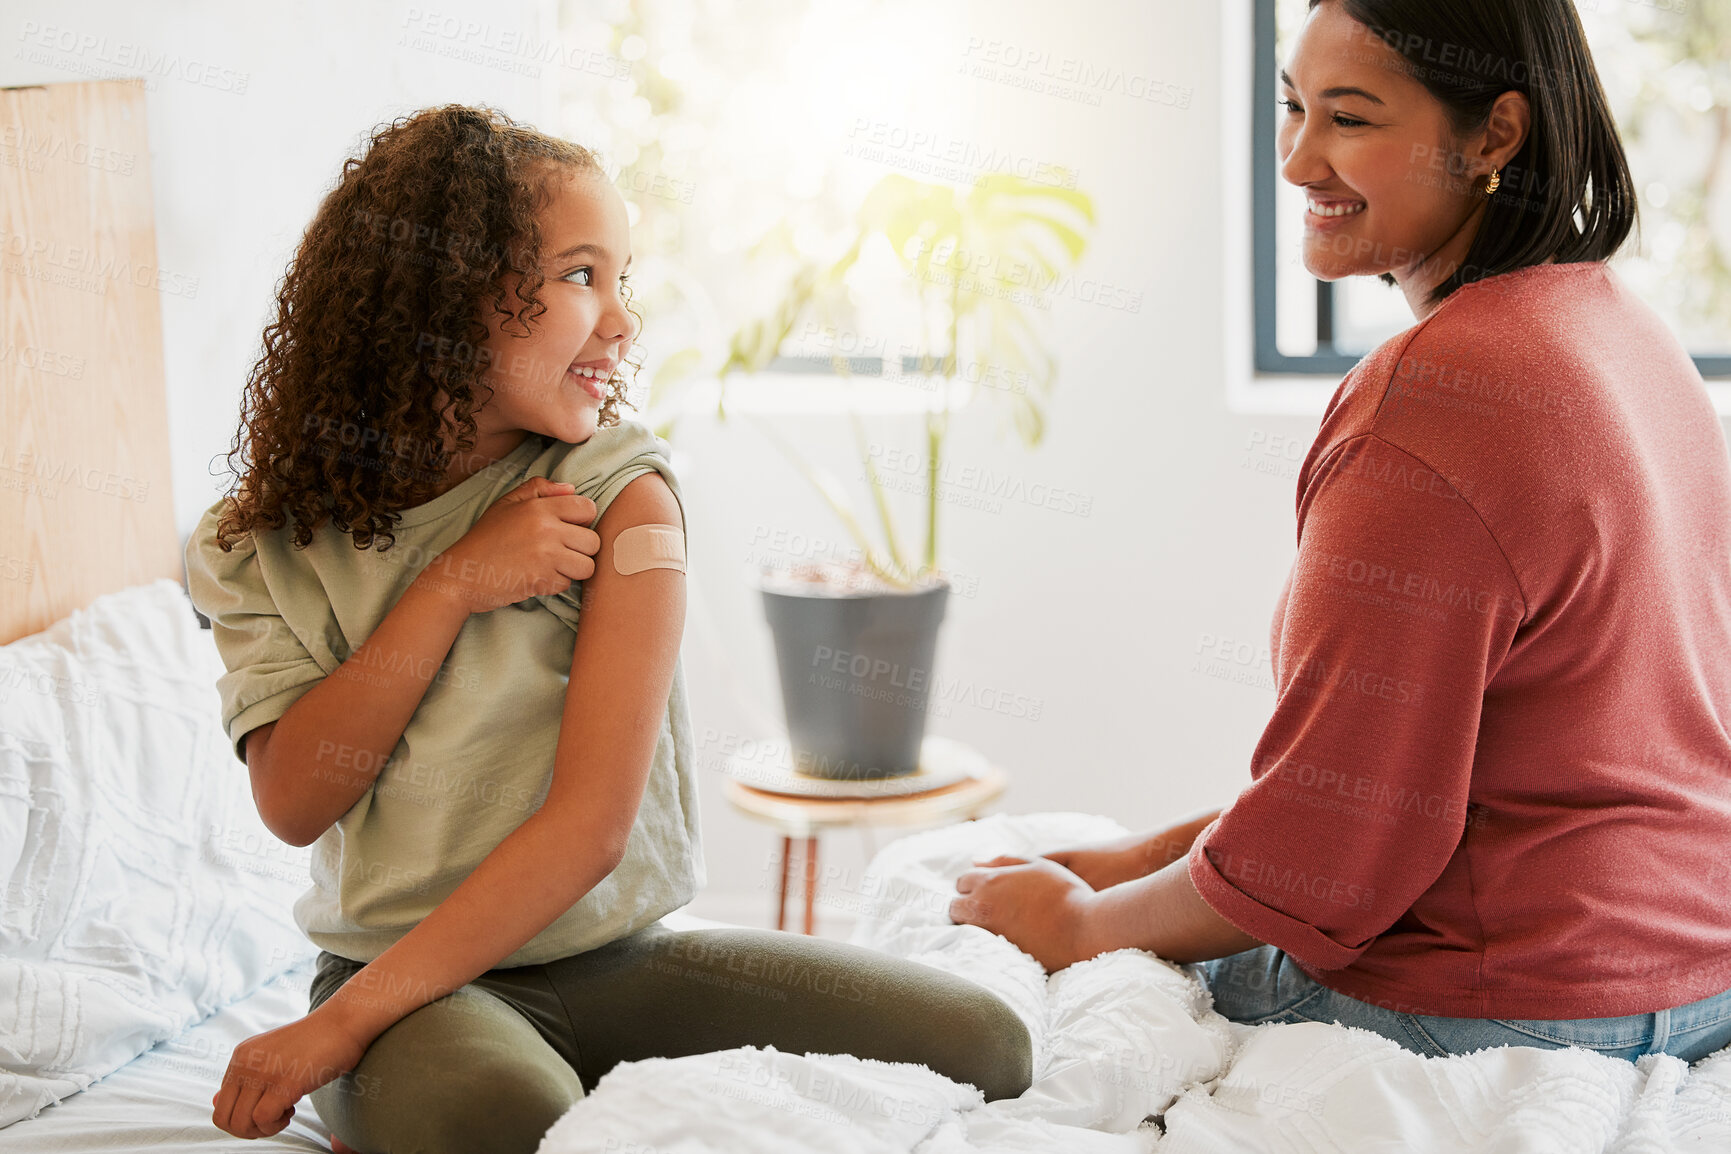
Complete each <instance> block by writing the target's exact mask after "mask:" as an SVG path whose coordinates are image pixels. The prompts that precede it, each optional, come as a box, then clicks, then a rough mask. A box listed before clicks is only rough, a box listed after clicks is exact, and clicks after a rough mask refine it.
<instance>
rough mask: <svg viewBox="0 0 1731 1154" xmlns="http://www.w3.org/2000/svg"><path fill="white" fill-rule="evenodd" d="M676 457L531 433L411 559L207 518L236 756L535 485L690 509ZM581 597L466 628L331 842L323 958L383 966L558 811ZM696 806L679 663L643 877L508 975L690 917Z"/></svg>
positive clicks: (402, 533) (201, 569)
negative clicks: (298, 540)
mask: <svg viewBox="0 0 1731 1154" xmlns="http://www.w3.org/2000/svg"><path fill="white" fill-rule="evenodd" d="M663 444H664V443H663V442H660V441H658V439H657V438H656V437H655V435H654V434H653V433H652V432H650V430H649V429H648V428H646V427H645V426H643V425H641V424H638V423H636V422H633V421H622V422H620V423H619V424H617V425H612V426H609V427H606V428H602V429H598V430H596V432H595V435H594V436H592V437H590V438H589V439H588V440H587V441H584V442H583V443H582V444H578V445H573V444H569V443H567V442H564V441H556V440H553V439H552V438H549V437H545V436H542V435H540V434H537V433H530V434H528V435H527V436H526V437H525V438H524V441H523V443H522V444H521V445H519V446H518V447H517V448H516V449H514V450H513V451H512V452H511V453H510V454H508V455H507V456H505V457H503V458H501V459H499V460H498V461H495V462H493V463H492V464H491V465H489V466H487V467H486V468H483V469H482V470H481V471H479V472H477V473H475V474H473V475H472V476H470V477H467V478H465V479H464V480H463V481H462V482H460V483H459V484H457V485H456V486H454V487H453V488H451V489H449V490H447V491H446V492H444V493H441V494H440V495H439V496H437V497H435V498H433V499H432V500H431V501H428V502H427V503H425V504H423V505H417V506H415V507H414V508H411V509H405V510H403V511H402V518H401V520H400V521H399V522H398V523H397V525H396V527H395V530H394V532H395V534H396V540H395V543H394V544H393V545H391V547H390V548H389V549H387V550H385V551H383V552H381V551H379V550H378V549H377V548H376V547H375V548H373V549H357V548H355V544H354V539H353V538H352V537H351V536H350V535H349V534H347V533H343V532H340V531H338V530H336V529H334V528H333V527H332V525H331V523H330V522H329V521H327V522H326V523H325V524H324V525H322V526H320V527H319V529H318V530H317V531H316V532H315V534H314V537H313V540H312V542H311V544H310V545H308V546H307V547H306V548H305V549H296V548H294V546H293V544H292V542H291V540H290V533H289V530H288V529H287V528H286V527H285V528H283V529H276V530H265V531H263V532H262V533H258V534H247V535H244V536H242V537H240V538H238V539H234V540H233V549H232V551H230V552H227V553H224V552H223V551H222V550H221V549H220V548H218V546H217V544H216V541H215V532H216V522H217V519H218V518H219V517H220V516H221V513H222V503H223V499H218V500H217V501H216V502H215V503H214V504H212V505H211V506H210V508H209V509H207V510H206V511H205V512H204V514H203V515H202V516H201V517H200V519H199V522H198V525H197V527H196V528H195V529H194V530H193V533H192V536H191V538H190V539H189V540H188V542H187V546H186V554H185V559H186V569H187V588H188V592H189V593H190V594H191V597H192V602H193V604H194V605H195V606H197V607H198V610H199V612H201V613H203V614H204V615H205V616H206V617H208V618H209V619H210V623H211V631H212V634H213V636H214V639H215V642H216V647H217V651H218V653H219V654H220V655H221V657H222V661H223V664H224V666H225V667H226V668H227V670H228V672H227V673H226V674H225V675H223V676H222V677H221V678H220V679H219V680H218V681H217V690H218V693H219V695H220V697H221V700H222V721H223V726H224V728H225V729H226V730H227V733H228V736H229V739H230V741H231V742H233V745H234V751H235V756H236V757H237V758H240V759H241V761H242V763H243V764H244V762H245V760H246V758H245V747H244V745H243V739H244V738H245V736H246V734H247V733H248V732H249V731H250V730H253V729H256V728H258V727H259V726H261V725H264V724H266V723H267V722H271V721H275V720H277V719H278V718H280V717H281V716H282V715H283V714H284V713H286V712H287V711H288V709H289V707H290V706H291V705H293V704H294V703H295V701H297V700H298V699H299V698H300V696H301V694H303V693H305V692H306V691H307V690H309V689H311V688H312V687H313V686H314V685H316V684H317V683H318V682H319V680H320V679H321V678H323V677H325V676H326V675H327V674H329V673H331V672H332V671H333V670H335V669H336V668H337V667H338V666H339V665H341V664H342V663H343V662H345V661H347V660H348V659H349V657H350V655H351V654H352V653H353V652H354V651H355V650H356V649H358V648H359V647H360V646H361V645H362V644H363V643H364V642H365V641H366V639H367V638H368V637H369V636H370V635H371V634H372V632H373V630H374V629H376V628H377V627H378V626H379V623H380V622H381V621H383V620H384V618H385V615H386V613H388V612H389V611H390V609H391V607H392V606H394V605H395V604H396V603H397V601H398V599H399V598H401V596H402V595H403V593H404V592H405V591H406V590H407V589H408V587H409V585H410V583H411V582H413V581H414V579H415V576H416V575H417V574H418V573H419V572H420V571H421V570H422V569H424V568H426V566H427V565H428V564H430V563H431V562H432V560H433V559H434V558H435V557H437V556H438V555H439V554H440V553H441V552H442V551H444V550H445V549H448V548H450V547H451V546H452V545H455V544H456V543H457V541H458V540H459V539H460V538H461V537H462V536H463V534H464V533H466V532H467V531H468V530H469V528H470V526H472V525H473V524H474V523H475V522H476V521H477V520H479V519H480V516H481V514H482V513H484V512H485V511H486V510H487V508H488V506H490V505H491V504H492V503H493V502H494V501H495V500H497V499H498V498H499V497H501V496H503V495H504V494H505V493H507V492H509V491H510V490H512V489H514V488H516V487H517V486H518V485H520V484H522V482H523V481H525V480H526V479H528V478H529V477H536V476H539V477H548V478H551V479H552V480H554V481H569V482H570V483H571V484H572V485H574V486H575V487H576V491H577V492H578V493H580V494H582V495H584V496H586V497H589V498H590V499H591V500H593V501H594V502H595V506H596V509H597V510H598V511H599V513H601V514H605V513H606V511H607V506H608V505H609V504H610V503H611V502H612V500H613V498H614V497H616V496H618V494H619V492H620V490H622V489H624V488H625V486H626V485H627V484H628V483H629V482H630V481H632V480H634V479H635V478H637V477H639V476H641V475H643V474H644V473H647V472H649V471H650V470H652V469H653V470H655V471H657V472H659V473H660V474H661V475H662V477H663V478H664V479H665V480H666V482H667V485H668V487H669V488H670V489H672V490H673V494H674V497H675V499H676V500H679V501H680V505H681V508H683V506H684V500H683V498H682V497H681V496H680V492H679V485H678V482H677V481H676V480H675V478H674V476H673V472H672V469H671V467H670V466H669V463H668V460H667V457H666V454H665V452H664V448H663ZM581 593H582V585H581V583H573V584H572V586H571V588H570V589H568V590H567V591H565V592H563V593H557V594H545V595H542V596H537V597H530V598H527V599H526V600H523V601H519V602H516V603H515V604H511V605H505V606H501V607H500V608H498V609H494V610H491V611H489V612H486V613H476V614H471V615H470V617H469V619H468V620H467V621H466V622H465V623H464V624H463V626H462V628H461V630H460V631H459V632H458V634H457V639H456V641H455V642H454V643H453V644H452V646H451V649H450V652H449V653H448V654H447V655H446V657H445V660H444V661H443V662H442V663H441V665H440V667H439V668H438V670H437V671H436V672H434V673H433V675H432V676H433V680H432V682H431V684H429V685H428V687H427V692H426V695H425V696H424V697H423V698H422V700H421V703H420V705H419V707H418V708H416V710H415V712H414V715H413V716H412V717H411V718H410V719H409V724H408V728H407V729H405V730H404V731H403V736H402V738H401V739H400V740H399V741H398V742H397V745H396V748H395V749H394V750H393V751H392V752H391V755H390V757H389V758H388V759H387V760H386V762H385V764H384V766H383V768H382V769H380V771H379V773H378V775H377V778H376V780H375V781H374V782H373V784H372V785H371V786H370V787H368V789H367V791H366V793H364V794H362V795H361V797H360V799H359V800H357V801H356V802H355V804H354V805H353V806H351V807H350V808H349V810H348V812H347V813H345V814H344V815H343V816H342V817H341V818H339V819H338V820H337V821H336V823H335V824H333V825H332V826H331V827H330V828H329V829H327V830H325V832H324V833H323V834H322V835H320V837H319V838H318V840H317V841H316V842H314V843H313V848H312V856H311V867H312V888H311V889H309V890H308V891H307V892H306V893H305V894H303V895H302V896H301V897H300V899H299V900H297V901H296V902H295V906H294V915H295V920H296V922H297V923H298V924H299V925H300V927H301V929H302V931H303V932H304V933H305V934H306V935H307V937H308V938H309V939H311V941H312V942H313V943H314V944H315V945H317V946H318V947H319V948H320V949H325V950H329V951H330V952H331V953H333V954H338V955H341V956H342V957H345V958H352V959H354V960H356V961H360V962H370V961H372V960H373V959H374V958H376V957H378V956H379V955H380V954H382V953H383V952H384V951H385V950H386V949H388V948H389V947H390V946H391V944H392V943H394V942H396V941H397V939H399V938H401V937H402V936H403V935H404V934H406V933H407V932H408V931H409V930H411V929H413V928H414V927H415V926H416V925H417V924H418V923H419V922H420V920H421V919H422V918H424V917H426V916H427V914H429V913H431V912H432V911H433V909H434V908H435V907H437V906H438V904H439V903H440V902H442V901H443V900H444V899H445V898H446V896H447V895H449V894H450V893H451V891H453V890H454V889H456V888H457V886H458V885H459V884H460V883H461V882H462V881H463V879H464V878H466V877H468V876H469V874H470V872H471V871H473V870H474V868H475V866H476V865H478V864H479V863H480V862H481V860H482V859H483V858H485V857H486V856H487V854H488V853H490V852H491V851H492V850H493V847H495V846H497V845H498V844H499V843H500V842H501V841H503V840H504V839H505V837H506V835H508V834H509V833H510V832H511V831H512V830H514V829H516V828H517V826H518V825H520V824H521V823H522V822H523V821H524V819H526V818H527V817H528V816H529V815H530V814H531V813H534V812H535V811H536V810H537V809H539V808H540V806H541V803H542V801H543V800H545V798H546V795H547V789H548V787H549V785H550V784H551V782H552V776H553V758H554V751H555V748H556V747H557V743H558V738H559V724H560V719H561V716H562V713H563V709H564V703H565V688H566V684H567V682H568V681H569V679H570V672H571V658H572V652H573V648H574V645H575V638H576V631H577V628H578V607H579V605H580V597H581ZM385 659H386V660H388V658H385ZM332 740H333V742H335V743H336V745H337V747H338V748H335V749H331V750H325V751H324V752H325V753H326V754H327V755H330V754H333V753H334V754H335V756H336V757H338V758H339V759H341V758H342V757H343V756H344V751H343V750H342V749H341V748H340V746H341V737H340V735H333V737H332ZM352 756H354V757H355V758H356V760H354V761H352V762H351V763H350V764H351V765H353V766H355V767H357V768H370V767H369V766H367V765H365V764H364V763H365V762H366V760H367V759H368V758H369V757H370V756H371V755H370V754H369V753H367V752H366V751H360V752H358V753H357V754H354V755H352ZM339 764H341V762H340V760H339ZM696 790H697V782H696V769H695V763H694V759H693V753H692V743H691V727H690V720H689V717H688V715H687V710H686V701H685V683H684V673H683V669H682V668H681V666H680V664H678V663H676V664H675V667H674V675H673V686H672V690H671V692H670V693H669V696H668V701H667V709H666V712H665V714H664V715H663V718H662V723H661V735H660V737H659V739H658V740H657V742H656V745H655V759H654V765H653V766H652V767H651V769H650V773H649V779H648V783H647V785H646V786H645V788H644V793H643V804H642V806H641V808H640V809H639V810H638V813H637V820H636V823H635V824H634V825H633V826H632V829H631V835H630V838H629V840H628V842H627V844H626V849H625V856H624V858H623V860H621V862H620V863H619V866H618V868H616V869H615V870H614V871H613V872H612V873H611V874H609V875H608V876H607V877H606V878H605V879H603V880H602V881H601V882H600V883H599V884H598V885H596V886H595V887H594V888H593V889H592V890H590V891H589V893H588V894H586V895H585V896H584V897H583V898H582V899H581V900H580V901H578V902H577V904H575V905H573V906H572V907H571V908H570V909H569V910H567V911H565V912H564V913H563V914H560V915H559V917H558V918H556V919H554V921H553V922H552V923H551V924H550V925H548V926H547V928H546V929H544V930H542V931H541V932H540V933H539V934H537V935H535V937H533V938H531V939H530V940H529V941H528V942H526V943H524V945H523V946H522V947H521V948H520V949H518V950H517V951H516V952H515V953H512V954H510V955H509V956H507V957H505V958H504V959H502V960H501V961H500V962H499V963H498V965H499V966H501V967H509V966H525V965H533V964H537V963H541V962H546V961H550V960H552V959H554V958H560V957H564V956H567V955H569V954H573V953H578V952H581V951H583V950H588V949H593V948H595V947H596V946H600V945H603V944H605V943H607V942H610V941H612V940H614V939H615V938H619V937H623V936H624V935H626V934H629V933H633V932H635V931H636V930H639V929H641V928H643V927H644V926H647V925H649V924H650V923H652V922H654V921H656V920H658V919H659V918H661V917H662V916H663V915H664V914H667V913H669V912H671V911H673V910H676V909H678V908H679V907H681V906H683V905H685V904H686V903H687V902H689V901H690V900H691V898H692V896H693V894H694V893H695V892H696V889H697V887H698V886H700V885H701V884H702V883H703V874H704V869H703V857H702V847H701V841H700V839H699V834H698V828H697V792H696Z"/></svg>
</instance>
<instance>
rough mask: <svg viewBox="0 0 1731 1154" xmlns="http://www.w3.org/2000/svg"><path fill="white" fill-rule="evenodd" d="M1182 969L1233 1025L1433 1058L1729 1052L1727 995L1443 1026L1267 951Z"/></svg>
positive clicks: (1448, 1021) (1688, 1056) (1689, 1056)
mask: <svg viewBox="0 0 1731 1154" xmlns="http://www.w3.org/2000/svg"><path fill="white" fill-rule="evenodd" d="M1188 968H1189V970H1190V972H1191V973H1193V974H1195V976H1196V977H1198V978H1199V979H1201V980H1202V981H1203V982H1204V983H1205V984H1206V985H1207V986H1208V988H1209V990H1210V991H1211V992H1212V993H1213V995H1214V1009H1215V1010H1216V1011H1217V1012H1219V1013H1220V1014H1221V1015H1222V1016H1223V1017H1225V1018H1228V1019H1230V1020H1232V1021H1234V1022H1243V1023H1245V1024H1247V1025H1254V1024H1257V1023H1262V1022H1325V1023H1326V1022H1339V1023H1340V1024H1342V1025H1345V1026H1357V1027H1358V1028H1359V1029H1361V1030H1369V1031H1371V1032H1372V1033H1376V1034H1381V1035H1382V1036H1383V1037H1385V1038H1392V1039H1393V1040H1394V1041H1396V1042H1399V1043H1400V1044H1401V1045H1402V1046H1403V1047H1405V1048H1406V1049H1408V1050H1411V1051H1412V1052H1413V1053H1415V1054H1424V1055H1427V1056H1429V1057H1435V1058H1440V1057H1444V1056H1446V1055H1448V1054H1470V1053H1471V1052H1473V1051H1474V1050H1482V1049H1485V1048H1486V1047H1488V1046H1503V1045H1509V1046H1538V1047H1539V1048H1541V1049H1546V1050H1561V1049H1566V1048H1567V1047H1569V1046H1579V1047H1581V1048H1583V1049H1586V1050H1592V1051H1594V1052H1595V1053H1599V1054H1604V1055H1605V1056H1606V1057H1609V1058H1627V1059H1629V1060H1630V1061H1634V1060H1635V1059H1636V1058H1638V1057H1640V1056H1641V1055H1642V1054H1660V1053H1664V1054H1674V1055H1676V1056H1677V1057H1679V1058H1682V1059H1683V1060H1684V1061H1686V1062H1693V1061H1695V1060H1696V1059H1698V1058H1704V1057H1706V1056H1707V1055H1708V1054H1711V1053H1714V1052H1715V1051H1717V1050H1722V1049H1724V1048H1725V1047H1726V1046H1731V990H1726V991H1725V992H1724V993H1722V994H1714V995H1713V996H1712V997H1708V998H1702V999H1701V1000H1700V1001H1698V1002H1690V1003H1689V1004H1688V1005H1686V1006H1678V1007H1676V1008H1675V1009H1669V1010H1657V1011H1655V1012H1653V1013H1650V1014H1629V1015H1627V1016H1626V1017H1621V1018H1572V1019H1564V1020H1559V1021H1547V1020H1542V1019H1531V1018H1444V1017H1437V1016H1434V1015H1429V1014H1408V1013H1402V1012H1400V1011H1397V1010H1390V1009H1385V1008H1383V1007H1381V1006H1373V1005H1371V1004H1370V1003H1369V1002H1361V1001H1359V1000H1358V999H1357V998H1349V997H1347V996H1346V995H1345V994H1340V993H1336V992H1335V991H1333V990H1331V989H1329V988H1328V987H1327V986H1324V985H1322V984H1321V983H1319V982H1317V981H1316V980H1315V979H1313V978H1311V976H1310V975H1309V974H1306V973H1305V972H1304V971H1303V970H1301V969H1299V968H1298V966H1297V964H1295V963H1294V962H1293V961H1292V959H1291V958H1289V957H1287V956H1286V953H1285V951H1283V950H1277V949H1275V948H1274V947H1273V946H1258V947H1257V948H1256V949H1253V950H1245V951H1244V952H1242V953H1237V954H1229V955H1227V956H1226V957H1224V958H1214V959H1211V960H1209V961H1206V962H1195V963H1192V964H1191V965H1190V966H1189V967H1188Z"/></svg>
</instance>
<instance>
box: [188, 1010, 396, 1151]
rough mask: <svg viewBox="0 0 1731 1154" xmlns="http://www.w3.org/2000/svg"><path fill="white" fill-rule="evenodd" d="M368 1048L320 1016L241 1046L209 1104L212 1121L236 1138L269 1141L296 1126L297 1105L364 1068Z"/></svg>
mask: <svg viewBox="0 0 1731 1154" xmlns="http://www.w3.org/2000/svg"><path fill="white" fill-rule="evenodd" d="M366 1052H367V1047H366V1046H365V1045H364V1044H363V1043H362V1042H361V1041H360V1040H359V1039H358V1038H356V1037H355V1036H354V1035H352V1034H350V1033H349V1032H348V1031H347V1030H345V1029H343V1027H342V1026H341V1025H340V1024H339V1023H338V1022H337V1020H336V1019H335V1018H334V1017H332V1016H331V1015H328V1014H320V1013H319V1012H318V1011H317V1010H314V1011H313V1012H312V1013H310V1014H308V1015H307V1016H306V1017H304V1018H302V1019H301V1020H300V1021H298V1022H290V1023H289V1024H288V1025H286V1026H281V1027H279V1028H277V1029H275V1030H269V1031H266V1032H265V1033H263V1034H255V1035H254V1036H253V1037H250V1038H248V1039H246V1040H245V1041H243V1042H241V1043H240V1045H238V1046H236V1047H235V1048H234V1053H233V1055H231V1056H230V1058H229V1060H228V1070H227V1072H226V1073H224V1074H223V1076H222V1085H221V1087H219V1088H218V1089H217V1092H216V1095H215V1097H213V1098H212V1099H211V1121H213V1122H215V1123H216V1125H217V1128H218V1129H220V1130H223V1131H226V1132H227V1133H229V1134H233V1135H234V1136H235V1137H236V1138H268V1137H269V1136H271V1135H272V1134H276V1133H279V1132H280V1131H282V1130H283V1129H284V1128H285V1127H286V1126H288V1124H289V1123H290V1122H292V1121H293V1120H294V1115H295V1103H296V1102H299V1101H300V1100H301V1099H302V1098H303V1097H305V1096H306V1095H308V1094H310V1093H312V1092H313V1091H314V1090H316V1089H318V1088H319V1087H320V1086H323V1085H324V1084H325V1083H326V1082H330V1081H334V1080H335V1079H337V1078H339V1077H341V1076H342V1075H344V1074H346V1073H348V1072H349V1071H350V1070H353V1069H354V1068H355V1067H356V1066H358V1065H360V1064H361V1058H362V1056H363V1055H365V1053H366Z"/></svg>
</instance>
